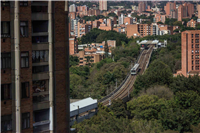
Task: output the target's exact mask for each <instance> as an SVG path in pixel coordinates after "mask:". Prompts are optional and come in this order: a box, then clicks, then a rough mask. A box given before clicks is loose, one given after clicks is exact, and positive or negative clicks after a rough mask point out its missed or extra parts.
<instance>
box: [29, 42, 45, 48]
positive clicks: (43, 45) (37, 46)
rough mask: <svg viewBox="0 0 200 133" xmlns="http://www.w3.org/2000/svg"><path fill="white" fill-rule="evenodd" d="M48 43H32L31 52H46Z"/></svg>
mask: <svg viewBox="0 0 200 133" xmlns="http://www.w3.org/2000/svg"><path fill="white" fill-rule="evenodd" d="M48 49H49V43H48V42H41V43H32V50H48Z"/></svg>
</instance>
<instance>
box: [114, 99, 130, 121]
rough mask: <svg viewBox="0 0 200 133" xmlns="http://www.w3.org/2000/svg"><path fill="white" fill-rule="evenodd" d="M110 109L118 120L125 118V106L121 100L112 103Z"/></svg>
mask: <svg viewBox="0 0 200 133" xmlns="http://www.w3.org/2000/svg"><path fill="white" fill-rule="evenodd" d="M110 109H111V111H112V112H113V114H114V115H115V116H116V117H117V118H120V117H124V118H125V117H126V116H127V115H126V114H127V112H126V104H125V103H124V102H123V100H121V99H117V100H114V101H112V104H111V106H110Z"/></svg>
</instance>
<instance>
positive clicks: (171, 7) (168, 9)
mask: <svg viewBox="0 0 200 133" xmlns="http://www.w3.org/2000/svg"><path fill="white" fill-rule="evenodd" d="M175 9H176V3H175V2H174V3H172V2H167V4H166V6H165V7H164V10H165V13H166V15H171V13H170V12H171V11H173V10H175Z"/></svg>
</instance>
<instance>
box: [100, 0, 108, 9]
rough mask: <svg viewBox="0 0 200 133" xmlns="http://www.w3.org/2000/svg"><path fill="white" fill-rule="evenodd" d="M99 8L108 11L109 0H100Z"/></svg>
mask: <svg viewBox="0 0 200 133" xmlns="http://www.w3.org/2000/svg"><path fill="white" fill-rule="evenodd" d="M99 10H100V11H103V10H106V11H107V0H99Z"/></svg>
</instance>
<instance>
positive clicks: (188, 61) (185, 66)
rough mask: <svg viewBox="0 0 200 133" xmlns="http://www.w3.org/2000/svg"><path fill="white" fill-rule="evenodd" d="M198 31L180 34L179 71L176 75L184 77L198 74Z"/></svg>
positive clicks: (199, 32)
mask: <svg viewBox="0 0 200 133" xmlns="http://www.w3.org/2000/svg"><path fill="white" fill-rule="evenodd" d="M199 34H200V30H189V31H184V32H182V33H181V70H180V71H177V74H182V75H184V76H185V77H188V76H189V75H194V74H199V72H200V70H199V39H200V36H199Z"/></svg>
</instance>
